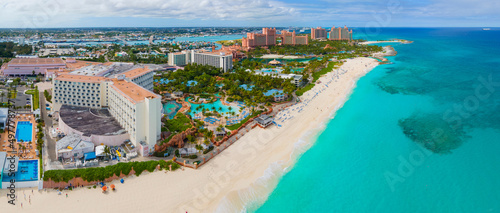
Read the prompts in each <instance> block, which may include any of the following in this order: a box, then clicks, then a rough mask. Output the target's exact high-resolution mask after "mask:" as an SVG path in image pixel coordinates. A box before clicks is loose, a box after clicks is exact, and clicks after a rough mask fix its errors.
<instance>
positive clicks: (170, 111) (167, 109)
mask: <svg viewBox="0 0 500 213" xmlns="http://www.w3.org/2000/svg"><path fill="white" fill-rule="evenodd" d="M181 107H182V105H180V104H178V103H176V102H175V101H169V102H167V103H165V104H163V112H164V113H165V114H166V115H168V119H173V118H174V116H175V115H176V114H177V112H178V111H179V109H181Z"/></svg>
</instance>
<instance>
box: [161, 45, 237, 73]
mask: <svg viewBox="0 0 500 213" xmlns="http://www.w3.org/2000/svg"><path fill="white" fill-rule="evenodd" d="M168 60H169V65H171V66H184V65H186V64H191V63H195V64H202V65H210V66H214V67H217V68H221V69H222V70H223V71H224V72H227V71H229V70H231V69H232V68H233V53H232V52H231V51H225V50H217V51H216V50H214V49H213V48H212V52H209V51H205V50H187V51H182V52H180V53H170V54H169V59H168ZM170 62H172V63H170Z"/></svg>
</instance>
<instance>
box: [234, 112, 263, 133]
mask: <svg viewBox="0 0 500 213" xmlns="http://www.w3.org/2000/svg"><path fill="white" fill-rule="evenodd" d="M262 112H263V111H262V110H257V111H253V112H252V115H250V116H248V117H246V118H245V119H243V120H241V122H239V123H237V124H233V125H230V126H226V128H227V129H229V130H235V129H238V128H240V126H241V125H243V124H244V123H246V122H247V121H248V120H250V118H254V117H257V116H258V115H260V113H262Z"/></svg>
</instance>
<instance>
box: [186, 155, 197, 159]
mask: <svg viewBox="0 0 500 213" xmlns="http://www.w3.org/2000/svg"><path fill="white" fill-rule="evenodd" d="M182 158H188V159H196V158H198V155H186V156H183V157H182Z"/></svg>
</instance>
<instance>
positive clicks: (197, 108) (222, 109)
mask: <svg viewBox="0 0 500 213" xmlns="http://www.w3.org/2000/svg"><path fill="white" fill-rule="evenodd" d="M202 107H203V108H205V109H206V110H207V111H213V109H212V107H214V108H215V109H217V111H218V112H219V113H222V115H225V113H226V112H234V113H235V115H238V114H239V113H240V107H238V106H231V110H229V106H226V105H223V104H222V102H221V101H220V99H218V100H217V101H215V102H213V103H209V104H193V103H191V112H190V113H189V114H190V115H191V117H193V118H194V114H196V113H199V112H201V111H202Z"/></svg>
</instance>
